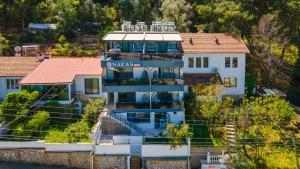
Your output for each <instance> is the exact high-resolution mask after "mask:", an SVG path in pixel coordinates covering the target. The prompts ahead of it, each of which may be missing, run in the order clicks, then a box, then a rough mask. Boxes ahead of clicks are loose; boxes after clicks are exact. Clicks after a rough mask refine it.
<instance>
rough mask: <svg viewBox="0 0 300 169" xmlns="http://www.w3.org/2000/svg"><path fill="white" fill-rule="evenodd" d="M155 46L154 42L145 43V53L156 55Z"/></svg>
mask: <svg viewBox="0 0 300 169" xmlns="http://www.w3.org/2000/svg"><path fill="white" fill-rule="evenodd" d="M156 45H157V44H156V43H155V42H147V43H146V53H156V51H157V49H156V48H157V46H156Z"/></svg>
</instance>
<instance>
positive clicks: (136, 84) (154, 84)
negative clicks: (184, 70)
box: [102, 79, 184, 92]
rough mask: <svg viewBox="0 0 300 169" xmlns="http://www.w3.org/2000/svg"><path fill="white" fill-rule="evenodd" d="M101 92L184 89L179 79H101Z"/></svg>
mask: <svg viewBox="0 0 300 169" xmlns="http://www.w3.org/2000/svg"><path fill="white" fill-rule="evenodd" d="M102 90H103V92H151V91H157V92H163V91H184V85H183V83H182V82H181V80H180V79H175V80H174V79H152V81H151V85H150V83H149V80H147V79H103V87H102Z"/></svg>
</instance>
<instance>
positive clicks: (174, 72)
mask: <svg viewBox="0 0 300 169" xmlns="http://www.w3.org/2000/svg"><path fill="white" fill-rule="evenodd" d="M153 75H154V74H153ZM179 76H180V68H179V67H160V68H159V77H160V78H172V79H175V78H179ZM153 77H154V76H153Z"/></svg>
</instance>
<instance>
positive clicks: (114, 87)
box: [101, 22, 184, 134]
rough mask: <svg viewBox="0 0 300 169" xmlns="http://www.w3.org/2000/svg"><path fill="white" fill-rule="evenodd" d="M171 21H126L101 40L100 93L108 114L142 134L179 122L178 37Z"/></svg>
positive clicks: (181, 119) (181, 91)
mask: <svg viewBox="0 0 300 169" xmlns="http://www.w3.org/2000/svg"><path fill="white" fill-rule="evenodd" d="M174 28H175V27H174V24H171V23H164V24H162V23H159V24H157V23H153V24H152V25H151V28H150V30H149V29H147V26H146V25H145V24H144V23H141V22H140V23H138V24H137V25H134V26H133V25H131V23H128V22H127V23H125V24H123V26H122V31H111V32H108V33H107V34H106V35H105V36H104V37H103V40H104V41H105V43H106V49H107V50H106V52H105V53H103V54H102V56H101V59H102V62H101V66H102V68H103V88H102V91H103V92H104V93H105V95H106V97H107V99H106V100H107V107H108V112H109V114H110V115H112V116H117V117H116V118H122V119H123V120H126V121H128V122H126V123H127V124H128V123H129V122H130V123H131V125H134V126H135V128H139V130H140V131H142V133H144V134H147V133H149V132H152V133H153V132H162V130H164V129H165V127H166V124H167V123H175V124H179V123H180V122H184V111H183V104H182V103H183V95H184V85H183V82H182V67H183V65H184V64H183V60H182V48H181V43H180V42H181V41H182V38H181V36H180V34H179V32H176V31H175V29H174Z"/></svg>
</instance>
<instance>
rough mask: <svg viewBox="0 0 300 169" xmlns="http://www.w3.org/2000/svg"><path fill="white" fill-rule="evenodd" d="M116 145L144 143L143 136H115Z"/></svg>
mask: <svg viewBox="0 0 300 169" xmlns="http://www.w3.org/2000/svg"><path fill="white" fill-rule="evenodd" d="M113 141H114V144H130V143H140V144H142V143H143V136H125V135H119V136H113Z"/></svg>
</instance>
